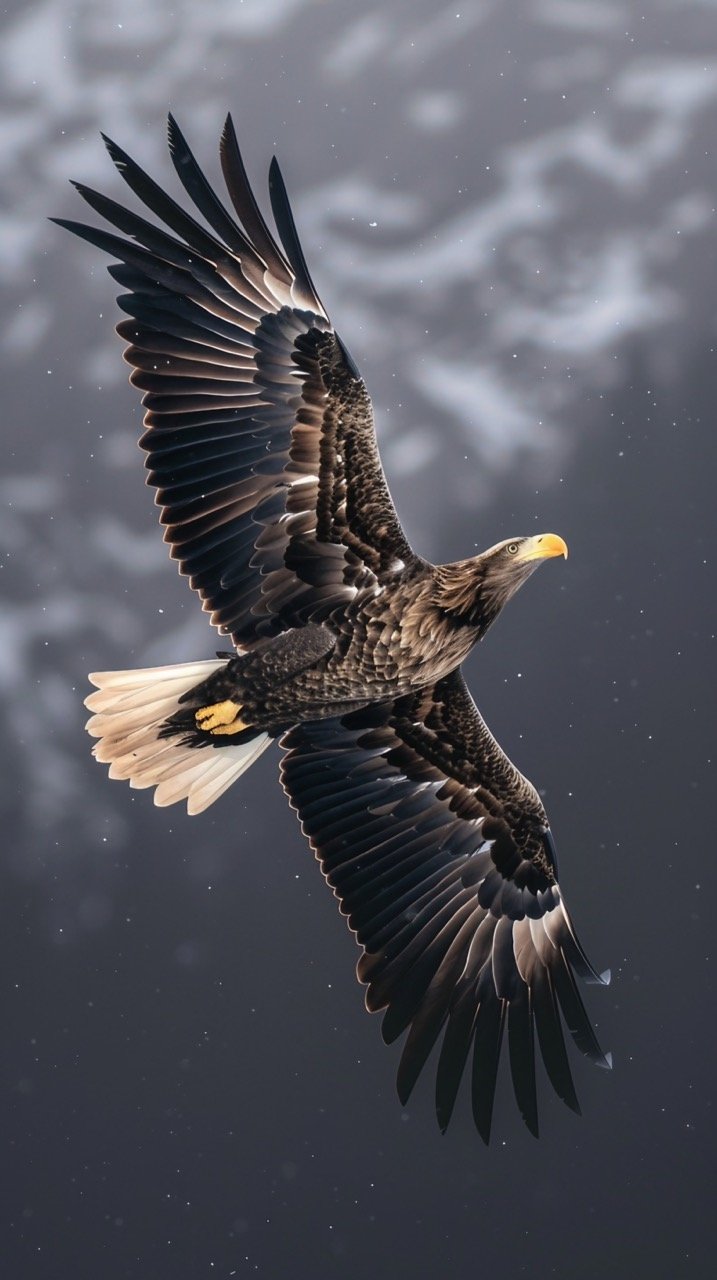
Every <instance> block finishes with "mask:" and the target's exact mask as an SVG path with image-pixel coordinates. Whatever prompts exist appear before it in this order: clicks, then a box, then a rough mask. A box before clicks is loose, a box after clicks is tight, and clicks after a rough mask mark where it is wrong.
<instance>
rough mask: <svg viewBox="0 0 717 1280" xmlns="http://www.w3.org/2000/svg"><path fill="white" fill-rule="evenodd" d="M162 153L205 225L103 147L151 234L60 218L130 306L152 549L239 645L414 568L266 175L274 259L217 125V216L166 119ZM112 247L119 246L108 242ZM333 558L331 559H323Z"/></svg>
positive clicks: (283, 205) (368, 420)
mask: <svg viewBox="0 0 717 1280" xmlns="http://www.w3.org/2000/svg"><path fill="white" fill-rule="evenodd" d="M168 137H169V148H170V154H171V157H172V162H173V164H174V167H175V169H176V171H177V174H178V176H179V179H180V181H181V183H182V185H183V187H184V190H185V191H186V193H187V195H188V196H189V198H190V200H191V201H192V203H193V204H194V206H195V208H196V210H197V212H198V214H200V215H201V217H203V218H204V219H205V220H206V223H207V224H208V227H209V228H210V229H209V230H207V228H206V227H205V226H203V225H202V223H201V222H200V221H199V220H198V219H197V218H195V217H194V216H192V215H190V214H189V213H187V212H186V210H184V209H183V208H182V207H181V206H180V205H179V204H178V203H177V202H176V201H175V200H173V199H172V198H171V197H170V196H168V195H167V194H166V193H165V192H164V191H163V190H162V188H161V187H160V186H159V185H158V184H157V183H156V182H154V180H153V179H152V178H150V177H149V175H148V174H146V173H145V172H144V171H143V170H142V169H141V168H140V167H139V165H137V164H136V163H135V162H134V161H133V160H132V158H131V157H130V156H129V155H128V154H127V153H126V152H125V151H123V150H122V149H121V148H120V147H118V146H117V144H116V143H114V142H112V141H111V139H109V138H106V139H105V142H106V145H107V149H108V151H109V154H110V156H111V158H112V159H113V161H114V163H115V165H116V166H117V169H118V170H119V173H120V174H121V176H122V177H123V179H124V181H125V182H126V183H127V184H128V186H129V187H130V188H131V190H132V191H133V192H134V194H135V195H136V196H137V197H138V198H139V200H140V201H142V203H143V204H144V205H145V206H146V208H147V209H149V210H150V212H151V213H152V214H154V216H155V217H156V218H158V219H159V220H160V222H161V223H162V224H163V226H162V227H158V226H156V225H155V224H154V223H153V222H151V221H149V220H147V219H146V218H144V217H142V216H140V215H139V214H136V213H134V212H133V211H131V210H130V209H126V208H124V207H123V206H122V205H121V204H119V203H118V202H117V201H115V200H112V199H110V198H109V197H107V196H104V195H102V194H100V193H99V192H96V191H93V190H92V189H91V188H89V187H87V186H84V185H83V184H81V183H77V184H75V185H76V188H77V190H78V192H79V194H80V195H81V196H82V197H83V199H84V200H85V201H86V202H87V203H88V204H89V206H90V207H91V208H92V209H93V210H94V211H95V212H96V213H98V214H99V215H100V216H101V217H102V218H104V219H105V221H106V222H107V223H109V224H110V226H111V228H113V230H107V229H103V228H98V227H92V226H88V225H85V224H83V223H79V222H71V221H68V220H62V219H57V221H59V222H61V224H62V225H63V226H66V227H67V228H68V229H69V230H71V231H73V232H74V233H75V234H77V235H79V236H82V237H83V238H84V239H86V240H89V241H90V243H92V244H94V245H96V246H97V247H98V248H100V249H102V250H103V251H105V252H107V253H109V254H110V255H111V256H112V257H113V258H114V259H115V260H116V262H115V264H114V265H112V266H111V267H110V268H109V269H110V274H111V275H112V276H113V277H114V279H115V280H117V282H118V283H119V284H120V285H121V286H122V287H123V288H124V289H125V290H126V291H127V292H126V293H124V294H123V295H122V296H121V297H120V298H119V305H120V307H121V308H122V310H123V311H124V312H125V313H126V314H127V316H128V317H129V319H127V320H123V321H122V322H121V323H120V325H119V326H118V332H119V333H120V335H121V336H122V337H123V338H124V339H125V341H126V342H128V344H129V345H128V347H127V350H126V352H125V355H126V358H127V360H128V361H129V363H130V364H131V365H133V367H134V372H133V374H132V382H133V383H134V384H135V385H136V386H137V387H139V388H140V389H141V390H142V391H143V393H144V395H143V404H144V407H145V410H146V413H145V426H146V432H145V434H144V436H143V437H142V440H141V444H142V447H143V449H145V450H146V452H147V464H146V465H147V468H148V471H149V476H148V481H149V483H150V484H151V485H153V486H154V487H155V489H156V490H157V502H158V503H159V505H160V506H161V508H162V514H161V522H162V524H163V525H165V526H166V532H165V540H166V541H167V542H169V544H170V547H171V554H172V556H173V557H174V558H175V559H177V560H178V561H179V567H180V571H181V572H182V573H183V574H185V575H186V576H187V577H188V578H189V581H190V585H191V586H192V588H193V589H194V590H195V591H197V592H198V593H199V595H200V596H201V598H202V600H203V603H204V607H205V609H207V610H208V611H209V612H210V614H211V619H212V622H213V623H214V625H215V626H217V627H219V629H220V630H221V631H222V632H223V633H226V634H230V635H231V636H232V637H233V639H234V641H235V642H236V643H240V644H242V645H243V646H244V647H247V646H249V647H250V646H251V645H252V644H253V643H255V642H256V641H257V640H258V639H261V638H262V637H266V636H272V635H277V634H279V633H280V632H282V631H284V630H286V629H287V628H289V627H292V626H294V625H296V624H297V622H306V621H320V620H321V619H322V618H325V617H326V616H327V615H328V614H329V613H330V612H331V611H332V610H333V609H335V608H337V607H339V606H341V605H346V604H348V603H350V602H352V601H353V600H354V599H355V597H356V594H357V592H361V593H363V594H364V595H366V596H371V595H375V594H376V593H377V592H378V591H380V589H381V587H382V585H383V583H384V582H385V580H386V579H387V578H388V577H390V576H391V573H392V572H394V569H393V568H392V566H394V565H395V564H396V563H397V562H400V563H401V564H402V565H406V564H408V563H411V562H417V557H415V556H414V555H413V552H412V551H411V549H410V547H409V546H408V543H407V542H406V539H405V537H404V535H403V532H402V530H401V527H400V525H399V523H398V519H397V517H396V513H395V511H394V508H393V504H392V502H391V498H390V495H389V492H388V488H387V486H386V481H385V479H384V475H383V471H382V468H381V462H380V459H379V455H378V447H377V444H376V437H375V430H374V424H373V413H372V408H371V402H370V400H369V397H368V394H367V392H366V388H365V386H364V383H363V381H362V379H361V378H360V375H359V374H358V371H357V369H356V367H355V365H354V363H353V361H352V360H351V359H350V357H349V356H348V354H347V353H346V349H345V347H344V346H343V344H342V343H341V342H340V341H339V339H338V338H337V336H336V334H335V333H334V330H333V328H332V326H331V323H330V321H329V319H328V317H327V314H326V312H325V310H324V308H323V306H322V304H321V301H320V299H319V296H318V294H317V292H316V289H315V287H314V284H313V281H312V280H311V277H310V275H309V271H308V268H307V266H306V261H305V259H304V255H303V251H302V249H301V245H300V242H299V238H298V235H297V232H296V226H295V223H294V218H293V215H292V212H291V206H290V204H289V200H288V196H287V193H286V187H285V185H284V181H283V178H282V176H281V172H280V170H279V166H278V164H277V162H276V161H274V162H273V163H272V166H271V170H270V180H269V185H270V196H271V203H272V208H273V212H274V217H275V220H276V224H277V227H278V231H279V235H280V238H281V241H282V243H283V249H282V248H280V247H279V245H278V244H277V242H276V240H275V238H274V236H273V235H272V233H271V231H270V230H269V228H268V226H267V224H266V222H265V220H264V218H263V216H262V214H261V213H260V211H259V207H258V205H257V203H256V200H255V198H254V195H253V192H252V190H251V187H250V185H249V182H248V179H247V175H246V170H245V168H244V164H243V161H242V159H241V154H240V151H239V147H238V144H237V140H236V134H235V131H234V126H233V124H232V122H231V119H229V118H228V119H227V123H226V126H225V130H224V134H223V137H222V144H221V159H222V167H223V171H224V176H225V181H226V184H227V190H228V193H229V197H230V200H231V203H232V205H233V207H234V210H235V212H236V214H237V215H238V218H239V221H238V222H237V221H236V220H235V218H234V217H232V215H231V214H230V213H229V212H228V210H227V209H226V208H225V206H224V205H223V204H222V202H221V201H220V199H219V197H218V196H217V194H216V193H215V192H214V190H213V189H212V187H211V185H210V184H209V182H208V180H207V178H206V177H205V175H204V173H203V172H202V170H201V168H200V167H199V165H198V163H197V161H196V159H195V157H194V155H193V153H192V151H191V149H190V147H189V145H188V143H187V141H186V139H185V137H184V135H183V134H182V132H181V130H180V129H179V127H178V125H177V123H176V121H175V120H174V119H173V117H171V116H170V118H169V127H168ZM117 232H119V233H121V234H116V233H117ZM332 552H333V554H332Z"/></svg>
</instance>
